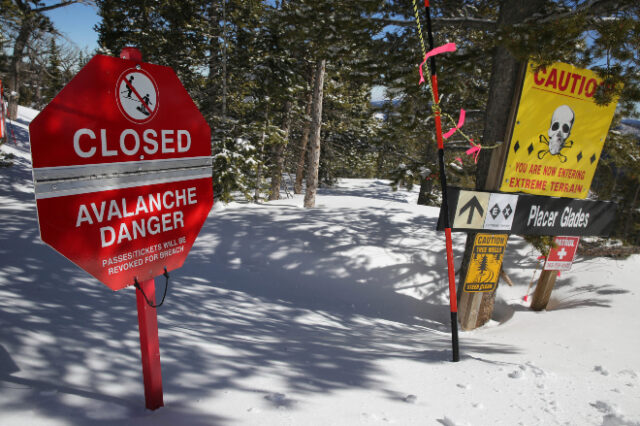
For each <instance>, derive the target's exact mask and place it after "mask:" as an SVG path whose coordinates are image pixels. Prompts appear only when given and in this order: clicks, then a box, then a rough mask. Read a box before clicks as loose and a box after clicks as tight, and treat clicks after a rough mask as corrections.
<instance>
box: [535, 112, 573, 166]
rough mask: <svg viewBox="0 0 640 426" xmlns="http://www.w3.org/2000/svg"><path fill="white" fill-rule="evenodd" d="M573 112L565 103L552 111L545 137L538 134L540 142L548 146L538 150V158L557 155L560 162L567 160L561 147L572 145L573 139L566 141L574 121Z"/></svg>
mask: <svg viewBox="0 0 640 426" xmlns="http://www.w3.org/2000/svg"><path fill="white" fill-rule="evenodd" d="M575 117H576V115H575V113H574V112H573V110H572V109H571V108H569V107H568V106H567V105H560V106H559V107H558V108H556V110H555V111H554V112H553V115H552V116H551V124H550V125H549V130H548V131H547V136H548V137H549V139H547V138H546V137H545V136H544V135H540V142H541V143H543V144H545V145H547V146H548V148H545V149H541V150H540V151H538V158H539V159H540V160H542V159H543V158H544V156H545V155H547V154H551V155H557V156H558V157H559V158H560V162H562V163H564V162H566V161H567V157H566V156H565V155H562V150H563V149H568V148H571V147H572V146H573V141H572V140H571V141H568V140H567V139H569V136H570V135H571V129H572V128H573V123H574V121H575Z"/></svg>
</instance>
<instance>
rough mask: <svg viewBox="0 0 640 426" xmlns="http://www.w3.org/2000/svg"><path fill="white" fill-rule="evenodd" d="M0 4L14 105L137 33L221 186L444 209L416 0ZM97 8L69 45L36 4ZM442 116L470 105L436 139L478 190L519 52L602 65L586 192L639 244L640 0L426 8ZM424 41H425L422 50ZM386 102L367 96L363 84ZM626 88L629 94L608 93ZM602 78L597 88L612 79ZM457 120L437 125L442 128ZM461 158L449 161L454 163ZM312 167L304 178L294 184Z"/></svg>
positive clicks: (4, 67) (463, 180)
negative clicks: (593, 167) (366, 181)
mask: <svg viewBox="0 0 640 426" xmlns="http://www.w3.org/2000/svg"><path fill="white" fill-rule="evenodd" d="M415 1H416V3H414V2H412V1H411V0H360V1H357V2H356V1H348V0H323V1H321V2H318V1H311V0H298V1H285V0H281V1H277V0H218V1H203V0H185V1H171V0H127V1H123V0H96V1H89V0H84V1H82V0H80V1H72V0H70V1H60V0H58V1H37V0H31V1H27V0H0V30H1V31H0V79H1V80H2V81H3V82H4V84H5V88H6V89H5V90H6V93H5V94H6V96H7V97H8V98H9V99H8V100H9V103H10V108H9V114H10V116H14V117H15V108H17V105H18V104H20V105H25V106H29V107H32V108H36V109H42V108H43V107H44V106H45V105H46V104H47V103H48V102H49V101H50V100H51V99H52V98H53V97H54V96H55V95H56V94H57V93H58V91H59V90H60V89H61V88H62V87H64V85H65V84H66V83H68V82H69V81H70V79H71V78H73V76H74V75H75V74H76V73H77V71H78V70H79V69H80V68H81V67H82V66H83V65H84V64H85V63H86V62H87V61H88V60H89V59H90V58H91V57H92V56H93V55H94V54H96V53H100V54H107V55H118V53H119V52H120V50H121V49H122V48H123V47H125V46H137V47H138V48H139V49H140V50H141V51H142V54H143V58H144V60H145V61H146V62H152V63H156V64H161V65H167V66H170V67H172V68H173V69H174V70H175V71H176V73H177V74H178V76H179V78H180V79H181V81H182V83H183V84H184V86H185V88H186V89H187V91H188V92H189V94H190V95H191V97H192V98H193V99H194V101H195V102H196V104H197V105H198V107H199V108H200V110H201V112H202V113H203V115H204V116H205V118H206V119H207V121H208V122H209V124H210V126H211V128H212V130H213V131H212V150H213V176H214V186H215V187H214V190H215V197H216V199H219V200H223V201H226V202H228V201H230V200H232V199H233V198H234V197H236V198H237V197H241V198H245V199H247V200H252V201H255V202H261V201H264V200H266V199H269V200H273V199H277V198H278V197H279V196H280V194H281V188H286V189H287V190H289V191H292V192H296V193H301V192H302V191H303V190H304V191H306V194H305V206H306V207H312V206H313V205H314V204H315V188H316V187H317V185H331V184H332V183H334V182H335V181H336V179H337V178H340V177H362V178H382V179H389V180H390V182H391V184H392V185H393V186H394V187H411V186H413V185H416V184H417V185H420V197H419V203H421V204H427V205H439V203H440V201H441V200H440V198H441V197H440V191H439V188H440V182H439V177H438V175H437V173H435V172H436V171H437V147H436V141H435V131H434V123H433V108H432V107H433V104H432V102H431V99H432V98H431V95H430V94H429V92H428V89H427V88H426V85H421V86H419V85H418V79H419V75H418V64H419V63H420V62H421V61H422V58H423V56H424V53H423V46H422V44H423V43H426V40H424V38H426V34H424V35H423V37H422V38H421V34H420V31H419V28H418V25H417V23H416V13H417V14H418V16H419V18H420V19H421V22H422V25H423V26H422V28H421V29H422V32H423V33H424V31H425V27H424V26H425V21H426V16H425V13H424V6H423V3H422V2H421V1H420V0H415ZM73 3H87V4H93V5H95V6H97V8H98V14H99V16H100V18H101V22H99V24H98V25H97V26H96V31H97V32H98V34H99V39H98V45H99V48H98V49H97V51H96V52H87V51H82V50H79V49H78V48H76V47H73V45H71V44H69V43H67V42H65V41H64V39H63V38H62V37H61V33H60V30H62V29H60V28H56V27H55V26H54V24H53V23H52V21H51V20H50V19H49V18H48V17H47V16H46V14H45V13H46V12H47V11H49V10H53V9H58V8H62V7H65V6H68V5H69V4H73ZM431 15H432V24H433V28H434V30H435V45H436V46H438V45H442V44H445V43H448V42H455V43H456V45H457V51H456V52H454V53H451V54H447V56H446V58H444V57H443V58H442V59H440V58H438V59H437V64H438V67H439V68H438V76H439V89H440V93H441V95H442V102H441V105H440V106H441V108H442V111H443V112H444V113H445V114H446V115H449V116H451V117H457V116H458V111H459V110H460V109H461V108H464V109H465V110H466V111H467V120H466V123H465V125H464V127H463V129H462V130H464V133H465V135H462V134H461V133H456V134H455V135H454V136H453V137H452V138H450V139H449V140H448V141H447V143H446V146H445V148H446V158H445V160H446V163H447V164H448V166H449V167H447V179H448V183H449V184H453V185H458V186H462V187H468V188H472V187H476V188H479V189H490V188H487V185H486V176H487V171H488V169H489V167H490V157H491V154H492V153H493V152H494V151H497V150H490V149H483V150H481V153H480V156H479V159H478V162H477V163H475V162H474V160H473V159H472V158H471V157H468V156H465V155H464V152H465V151H466V150H467V149H468V148H469V141H468V139H469V138H470V139H473V140H474V141H475V142H476V143H480V144H481V145H482V146H484V147H492V146H496V145H499V144H500V142H502V141H504V140H505V139H506V138H507V136H506V135H505V132H506V128H507V119H508V116H509V110H510V109H511V106H512V99H513V97H514V94H515V92H516V91H517V85H518V78H519V77H518V76H519V75H520V72H521V69H522V68H521V67H522V66H523V64H527V63H536V64H539V65H548V64H550V63H552V62H556V61H560V62H566V63H571V64H574V65H576V66H579V67H583V68H589V69H592V70H594V71H596V72H597V73H598V74H599V75H600V76H601V77H602V78H603V79H604V81H605V83H607V84H606V85H603V86H601V88H600V90H599V91H598V92H597V93H596V98H597V101H598V102H600V103H607V102H611V101H612V99H614V98H616V97H619V106H618V109H617V112H616V116H615V118H614V122H613V124H612V126H611V130H610V132H609V135H608V138H607V141H606V143H605V148H604V152H603V155H602V157H601V161H600V163H599V165H598V169H597V172H596V176H595V178H594V182H593V185H592V193H591V195H590V197H593V198H596V199H601V200H613V201H616V202H617V203H618V204H619V214H618V224H617V226H616V227H615V234H614V236H615V237H617V238H620V239H622V240H623V241H625V242H626V243H629V244H635V245H637V244H639V243H640V209H639V208H638V207H639V204H640V194H639V192H640V161H638V160H640V144H639V142H640V137H639V136H638V135H639V134H640V130H638V129H639V128H640V121H637V120H634V119H635V118H637V117H638V108H637V105H638V104H637V102H639V101H640V72H639V71H638V70H640V53H639V50H638V49H639V46H640V20H639V16H640V4H638V3H637V2H636V1H633V0H624V1H613V0H578V1H569V0H556V1H547V0H492V1H485V0H479V1H464V0H443V1H438V2H432V4H431ZM427 48H428V47H427ZM376 86H379V87H383V88H384V89H385V91H386V93H385V96H384V98H385V100H383V101H380V102H372V100H371V90H372V88H373V87H376ZM621 87H624V89H623V90H620V88H621ZM607 88H609V89H607ZM453 125H455V123H453V122H451V123H447V124H446V126H448V127H453ZM456 158H459V159H460V160H461V161H460V160H457V159H456ZM305 180H306V185H303V183H305V182H304V181H305Z"/></svg>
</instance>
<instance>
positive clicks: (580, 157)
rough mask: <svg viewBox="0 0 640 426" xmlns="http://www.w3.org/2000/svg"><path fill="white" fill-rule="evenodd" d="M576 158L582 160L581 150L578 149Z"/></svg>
mask: <svg viewBox="0 0 640 426" xmlns="http://www.w3.org/2000/svg"><path fill="white" fill-rule="evenodd" d="M576 158H577V159H578V162H580V160H582V151H580V152H579V153H578V156H577V157H576Z"/></svg>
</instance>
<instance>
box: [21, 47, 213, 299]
mask: <svg viewBox="0 0 640 426" xmlns="http://www.w3.org/2000/svg"><path fill="white" fill-rule="evenodd" d="M29 131H30V139H31V154H32V158H33V176H34V182H35V190H36V191H35V192H36V203H37V209H38V223H39V226H40V235H41V237H42V240H43V241H44V242H45V243H47V244H49V245H50V246H51V247H53V248H54V249H55V250H57V251H58V252H60V253H61V254H62V255H64V256H65V257H67V258H68V259H69V260H71V261H72V262H74V263H75V264H76V265H78V266H79V267H81V268H82V269H84V270H85V271H87V272H88V273H90V274H91V275H93V276H94V277H96V278H97V279H98V280H100V281H101V282H103V283H104V284H106V285H107V286H109V287H110V288H111V289H113V290H119V289H121V288H123V287H126V286H128V285H131V284H133V282H134V278H137V279H138V281H143V280H149V279H151V278H153V277H155V276H158V275H161V274H162V273H163V272H164V268H165V267H166V268H167V270H169V271H171V270H174V269H176V268H179V267H180V266H182V264H183V263H184V260H185V258H186V256H187V254H188V252H189V250H190V249H191V246H192V245H193V243H194V241H195V239H196V237H197V235H198V233H199V231H200V229H201V227H202V225H203V224H204V221H205V220H206V218H207V215H208V214H209V211H210V210H211V207H212V206H213V184H212V176H211V130H210V128H209V126H208V125H207V123H206V121H205V119H204V117H202V114H201V113H200V112H199V111H198V108H197V107H196V105H195V104H194V103H193V101H192V100H191V98H190V96H189V95H188V93H187V92H186V90H185V89H184V87H183V86H182V84H181V83H180V81H179V80H178V77H177V76H176V74H175V73H174V71H173V70H172V69H171V68H169V67H164V66H159V65H153V64H148V63H143V62H139V61H134V60H127V59H120V58H115V57H109V56H102V55H97V56H95V57H94V58H93V59H91V61H89V63H88V64H87V65H86V66H85V67H84V68H83V69H82V70H80V72H79V73H78V74H77V75H76V76H75V77H74V78H73V80H71V82H70V83H69V84H68V85H67V86H65V88H64V89H62V91H61V92H60V93H59V94H58V96H56V97H55V98H54V99H53V101H51V103H50V104H49V105H47V107H46V108H45V109H44V110H43V111H42V112H41V113H40V114H39V115H38V116H37V117H36V118H35V119H34V120H33V121H32V122H31V125H30V126H29Z"/></svg>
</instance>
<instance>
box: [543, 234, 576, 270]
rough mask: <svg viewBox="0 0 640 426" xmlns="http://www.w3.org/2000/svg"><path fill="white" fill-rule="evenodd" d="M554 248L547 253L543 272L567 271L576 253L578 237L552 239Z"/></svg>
mask: <svg viewBox="0 0 640 426" xmlns="http://www.w3.org/2000/svg"><path fill="white" fill-rule="evenodd" d="M553 242H554V243H555V245H556V247H554V248H552V249H551V250H550V251H549V255H548V256H547V261H546V262H545V263H544V270H545V271H568V270H570V269H571V265H572V264H573V259H574V258H575V256H576V252H577V251H578V243H579V242H580V237H554V238H553Z"/></svg>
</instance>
